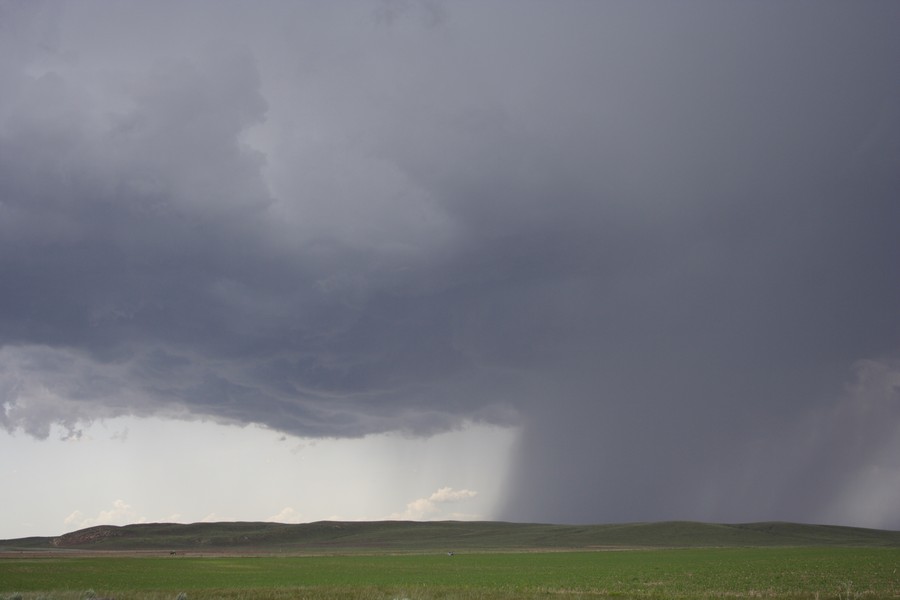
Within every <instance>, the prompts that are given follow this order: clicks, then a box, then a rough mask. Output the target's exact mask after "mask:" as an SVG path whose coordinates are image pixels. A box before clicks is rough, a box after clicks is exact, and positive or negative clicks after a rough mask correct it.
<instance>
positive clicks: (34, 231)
mask: <svg viewBox="0 0 900 600" xmlns="http://www.w3.org/2000/svg"><path fill="white" fill-rule="evenodd" d="M898 30H900V5H898V4H897V3H895V2H876V1H868V2H866V1H864V2H855V3H849V2H829V1H815V2H812V1H810V2H803V1H795V2H781V1H777V2H776V1H771V2H766V1H764V2H752V3H751V2H720V1H714V2H713V1H710V2H702V1H693V0H692V1H685V2H680V3H672V2H662V1H660V2H624V1H623V2H575V1H566V2H552V3H551V2H533V3H532V2H499V1H498V2H484V1H478V2H464V1H463V2H438V1H422V2H414V1H404V0H393V1H384V2H374V1H373V2H342V3H320V2H308V3H303V2H293V1H291V2H274V1H269V2H254V3H248V2H226V1H223V2H211V1H210V2H201V1H194V2H174V1H173V2H166V1H163V2H153V3H147V2H127V1H126V2H112V1H96V2H94V1H84V0H76V1H74V2H24V1H23V2H16V1H13V2H9V1H7V2H2V3H0V90H2V92H0V281H2V282H3V293H2V295H0V403H2V408H3V410H2V411H0V425H2V426H3V429H4V430H5V433H0V436H2V438H3V439H2V444H3V446H4V447H5V448H9V449H10V450H9V451H8V452H4V454H3V458H2V459H0V461H2V465H0V466H2V467H3V468H4V469H5V470H6V472H7V473H10V472H12V471H15V472H17V473H19V474H21V473H31V472H38V471H42V470H45V469H48V468H54V467H48V465H52V464H57V463H58V462H59V461H58V460H56V459H53V458H52V456H61V455H63V454H65V453H67V452H71V450H67V448H71V445H70V444H71V443H81V444H82V447H90V448H93V450H84V452H85V454H84V455H83V459H82V461H81V462H80V463H79V464H82V465H83V466H84V468H85V469H86V470H88V469H90V467H89V466H88V465H89V464H91V461H92V460H96V458H97V457H98V456H101V455H104V453H108V452H109V450H108V449H106V450H104V449H103V447H104V445H105V444H106V442H102V443H101V442H100V441H99V440H100V438H103V437H104V436H106V437H105V438H104V439H106V440H107V441H110V440H113V441H115V442H116V443H117V444H118V446H116V447H118V448H121V450H119V452H121V453H123V455H128V456H130V457H131V459H130V460H131V461H132V462H131V464H132V465H141V466H142V467H141V468H144V467H146V466H147V465H154V464H156V465H157V467H156V469H150V470H151V471H153V472H154V473H157V474H156V475H155V477H157V478H158V479H155V480H154V481H157V482H158V483H160V485H162V484H169V483H171V482H172V481H173V480H172V479H171V478H172V477H175V476H176V475H177V477H178V478H179V481H186V480H190V481H191V485H196V486H201V487H202V486H204V485H207V483H208V481H209V478H212V477H214V476H215V477H224V476H225V475H224V474H221V473H220V474H219V475H213V474H212V473H213V471H214V470H215V468H218V469H226V468H227V464H226V463H225V462H222V463H221V464H219V466H218V467H215V468H213V467H206V466H203V465H198V464H193V465H184V464H180V461H179V460H177V459H172V460H169V459H164V458H158V460H156V462H154V460H155V459H154V457H161V456H162V455H161V454H160V450H159V447H154V445H153V444H147V445H146V446H143V445H142V444H141V443H139V442H137V441H136V440H137V439H144V437H142V436H147V439H152V437H153V434H152V431H155V430H154V428H158V427H187V428H188V430H186V432H185V433H183V434H182V435H183V436H186V438H187V439H190V437H191V434H190V433H187V432H188V431H193V432H194V435H195V436H196V437H195V440H197V443H198V444H199V443H200V441H201V440H202V444H203V446H204V448H205V450H204V452H205V453H208V454H209V456H210V457H214V456H217V455H219V454H221V453H219V452H218V450H217V449H218V448H221V449H222V452H225V449H226V448H228V447H234V446H238V447H243V448H246V449H247V453H248V454H247V455H248V456H249V455H252V454H253V453H263V454H264V453H265V451H264V450H262V449H263V448H268V446H267V444H270V443H274V442H273V441H272V440H275V442H277V441H278V440H282V441H284V440H294V441H293V442H290V443H291V444H293V443H299V444H308V443H312V442H311V441H314V440H323V441H322V443H326V442H325V440H327V444H328V445H329V446H328V447H329V448H333V451H329V452H332V453H331V454H327V453H323V454H322V455H317V458H316V459H315V462H316V463H317V467H316V468H317V469H320V470H321V471H322V472H327V471H328V469H334V468H335V465H343V464H346V461H347V460H349V459H348V458H347V457H348V456H350V455H353V456H359V454H360V453H363V454H366V455H370V456H378V457H379V458H378V461H380V462H378V464H379V465H382V467H383V468H390V465H391V464H395V463H396V461H397V456H398V455H403V454H405V453H407V452H413V453H414V454H415V455H416V456H425V455H428V456H431V458H429V459H428V460H427V461H426V460H425V459H424V458H423V459H422V460H423V461H425V462H422V463H421V464H419V465H418V466H417V467H416V468H417V469H420V470H423V471H427V472H429V473H430V474H431V475H430V476H429V477H428V478H426V479H425V480H422V481H421V487H418V488H413V487H408V486H406V487H404V486H403V485H400V483H398V482H403V481H404V480H405V479H408V478H405V477H404V476H403V475H402V474H397V473H395V474H394V475H393V476H392V478H391V480H390V481H391V482H392V483H391V484H388V483H387V482H382V483H381V484H377V483H372V482H369V483H368V484H367V486H366V487H365V488H361V487H360V488H358V489H356V491H355V492H354V491H353V490H352V486H351V488H348V491H347V493H346V494H344V495H345V496H347V497H353V496H356V497H358V498H359V499H360V501H361V502H368V503H370V504H371V503H373V502H375V500H374V499H375V498H381V499H384V498H386V497H387V495H388V493H387V492H386V488H389V487H393V488H394V491H393V492H391V494H395V495H396V494H401V492H400V491H397V490H399V489H401V488H402V493H403V494H406V496H400V495H396V496H391V498H392V500H391V502H393V503H394V504H389V503H388V502H387V500H385V502H384V508H383V509H381V508H379V509H377V510H379V511H380V512H378V513H375V514H373V513H366V512H363V511H360V510H356V509H353V508H350V507H347V508H344V509H341V510H342V514H344V515H350V516H354V515H356V516H358V517H359V518H374V517H377V516H384V515H388V514H394V515H397V514H401V513H402V512H403V508H402V507H403V506H404V505H405V501H406V500H409V501H410V504H409V506H413V504H414V503H415V502H418V501H419V500H421V501H423V502H424V503H425V504H420V505H416V506H420V507H422V506H425V507H426V508H428V510H425V511H420V512H418V513H415V514H414V515H413V513H410V512H407V513H405V514H407V515H413V516H416V517H417V518H430V517H443V516H446V515H447V514H450V513H446V512H440V511H438V510H436V509H435V510H431V509H432V508H434V507H435V506H436V505H437V504H441V503H443V502H448V501H452V502H463V503H465V502H468V501H470V500H472V499H473V498H475V496H476V495H477V494H478V493H481V498H482V504H481V505H479V506H478V507H477V514H475V513H473V514H474V516H475V517H477V518H502V519H509V520H523V521H552V522H616V521H634V520H660V519H699V520H707V521H751V520H770V519H781V520H797V521H807V522H833V523H845V524H859V525H867V526H876V527H890V528H900V509H898V508H897V507H898V506H900V392H898V389H900V362H898V359H900V316H898V312H897V307H898V306H900V269H898V267H897V259H898V257H900V202H898V198H900V78H898V77H897V75H896V74H897V72H898V66H900V38H898V36H897V35H896V32H897V31H898ZM165 423H169V425H165ZM104 424H111V425H104ZM247 425H251V427H250V428H249V429H248V428H247V427H246V426H247ZM241 426H242V427H243V428H242V429H239V428H238V427H241ZM104 427H108V429H103V428H104ZM191 428H193V429H191ZM217 428H218V429H217ZM103 431H106V432H107V433H103ZM122 431H131V432H133V433H132V434H131V435H130V436H127V435H121V432H122ZM179 431H180V430H179ZM216 431H218V432H219V433H215V432H216ZM226 431H227V432H228V433H223V432H226ZM235 432H244V433H243V434H242V435H243V436H244V437H240V436H238V437H233V436H235V435H238V434H237V433H235ZM447 435H450V436H454V435H456V436H460V437H459V439H457V440H456V441H457V442H459V443H461V444H463V445H471V447H478V448H481V447H482V444H486V446H484V447H485V448H490V449H489V450H485V451H484V452H482V455H488V456H491V457H492V458H490V459H489V460H487V461H486V462H484V463H483V464H481V465H478V464H477V462H478V461H477V460H473V459H472V458H471V456H470V455H471V452H469V451H460V452H459V456H458V459H457V458H454V459H440V460H437V461H436V462H435V460H436V459H434V456H436V454H434V452H431V453H430V454H429V452H426V451H424V450H422V448H432V450H434V449H437V448H446V447H448V446H449V447H452V446H454V444H451V443H447V442H446V440H448V439H450V438H447V437H446V436H447ZM260 436H262V437H260ZM265 436H269V437H265ZM279 436H282V437H279ZM59 438H64V439H65V440H67V442H65V443H63V442H60V439H59ZM263 438H265V441H262V440H263ZM182 439H184V438H182ZM91 440H93V442H91ZM440 440H444V442H441V441H440ZM492 440H493V442H492ZM491 443H493V444H494V445H493V446H491ZM354 444H356V445H354ZM359 444H362V446H359ZM366 444H368V446H366ZM379 444H386V445H387V446H390V447H392V448H394V450H393V451H391V452H384V453H379V452H377V451H373V449H374V448H378V447H381V446H379ZM429 444H430V445H429ZM441 444H444V445H443V446H441ZM163 445H164V444H163V442H162V440H160V443H159V446H163ZM320 447H321V446H320ZM363 447H365V448H367V449H361V448H363ZM385 447H386V446H385ZM413 447H415V448H417V450H411V448H413ZM351 448H353V449H354V450H351ZM399 448H405V450H398V449H399ZM185 452H190V450H189V449H188V450H185ZM272 452H275V451H274V450H272ZM450 453H451V454H455V453H454V452H453V451H450ZM307 454H309V453H307ZM326 454H327V455H326ZM273 456H275V455H274V454H273ZM278 456H281V455H280V454H279V455H278ZM285 456H287V455H285ZM92 457H93V458H92ZM372 460H375V459H374V458H373V459H372ZM210 461H211V462H212V463H215V462H216V461H215V460H213V459H210ZM448 461H449V462H448ZM454 461H455V462H454ZM276 462H277V461H276ZM239 463H240V468H237V467H236V466H235V465H237V464H239ZM354 464H357V467H354V468H355V469H358V471H353V472H352V473H350V472H348V473H347V474H346V476H345V477H342V478H341V481H342V483H340V484H338V483H333V484H332V485H341V486H345V485H349V484H347V483H346V482H347V481H353V480H355V478H356V477H358V476H359V473H363V472H366V471H367V470H371V469H373V468H376V467H373V466H372V465H373V464H375V463H371V462H369V459H367V460H366V461H362V462H359V463H354ZM104 465H105V466H104V467H103V468H102V469H101V471H104V473H103V474H104V475H105V476H107V478H108V479H111V480H112V481H119V478H120V477H121V476H122V473H123V469H124V470H127V469H128V468H129V467H128V464H124V465H123V464H119V465H116V464H112V463H110V464H106V463H104ZM297 468H298V467H297V465H296V464H294V463H290V464H288V463H285V464H284V465H283V466H282V469H283V470H282V471H279V470H278V469H274V468H273V470H272V472H271V477H272V478H273V481H274V480H276V479H277V478H278V473H279V472H282V473H284V477H285V478H293V477H295V476H296V473H297V471H296V469H297ZM210 469H211V470H210ZM242 469H246V471H243V470H242ZM253 470H254V467H253V464H252V461H248V462H247V463H246V464H243V463H242V462H241V461H238V462H232V463H231V474H232V476H235V477H237V478H238V479H240V478H242V477H250V475H251V474H252V472H253ZM225 472H227V470H226V471H225ZM317 472H318V471H317ZM191 473H192V475H190V474H191ZM223 473H224V472H223ZM441 473H446V474H447V477H446V478H445V479H443V480H442V479H441V478H440V476H439V475H440V474H441ZM465 473H469V478H467V476H465V475H464V474H465ZM451 474H452V475H451ZM204 478H206V479H204ZM22 481H23V483H22V485H23V486H24V487H26V488H28V489H32V490H33V491H39V490H40V489H41V488H39V486H40V485H41V484H40V483H38V482H36V481H34V480H32V479H31V478H28V479H27V480H26V479H23V480H22ZM488 481H490V482H492V483H490V484H488V483H487V482H488ZM136 485H137V484H135V483H134V482H133V481H132V482H130V483H127V482H126V483H122V485H121V487H120V488H116V487H115V486H113V487H112V488H110V490H109V492H108V496H106V497H103V498H98V499H94V500H87V499H85V500H84V506H80V505H79V506H71V507H66V506H63V505H59V506H55V507H53V508H49V507H48V508H47V509H46V513H42V514H37V513H29V514H27V515H26V514H25V513H26V512H27V511H30V510H32V509H31V508H29V507H27V506H26V505H25V504H24V503H23V504H22V505H21V506H20V507H18V508H17V510H20V511H22V514H23V516H10V517H7V518H8V519H9V520H8V521H7V522H6V523H5V524H4V527H5V528H6V529H7V530H10V531H19V528H21V527H22V525H21V524H22V523H26V522H27V523H29V524H32V526H33V527H35V528H41V527H43V528H45V529H48V528H49V529H51V530H53V529H54V528H57V529H59V528H63V526H62V525H61V524H59V523H57V522H56V521H53V519H55V518H56V516H55V515H56V514H62V513H65V514H67V515H68V514H70V513H71V514H75V512H79V513H81V514H82V515H84V514H95V513H98V518H99V515H102V511H103V510H106V509H107V508H108V507H109V506H110V504H111V503H112V502H113V500H116V501H119V502H122V504H125V505H129V504H128V503H133V504H137V503H139V502H148V503H149V499H148V498H150V497H152V495H153V492H152V491H151V490H150V489H149V487H150V486H144V487H143V488H141V487H136ZM476 485H477V486H480V487H482V488H485V489H483V490H476V489H475V487H476ZM31 486H38V487H34V488H32V487H31ZM398 486H399V487H398ZM486 487H491V491H490V492H488V491H487V490H486ZM145 488H147V489H145ZM293 489H294V488H290V489H286V491H285V494H286V495H290V493H293V492H291V490H293ZM321 489H324V490H328V489H329V487H328V485H323V486H321ZM441 490H444V491H443V492H442V491H441ZM447 490H449V491H447ZM469 492H471V493H469ZM325 493H326V492H323V494H325ZM328 493H330V492H328ZM28 495H29V494H27V493H26V494H25V496H26V497H27V496H28ZM123 496H128V498H126V499H125V500H123V499H122V497H123ZM487 497H489V501H488V498H487ZM403 498H405V499H406V500H404V499H403ZM320 500H321V498H319V499H318V500H316V501H320ZM209 502H212V501H209ZM248 502H249V501H248ZM304 502H306V503H307V504H308V505H309V506H311V505H313V504H315V502H314V499H313V498H312V497H311V496H307V497H305V499H304ZM429 502H430V503H431V505H430V506H429V505H428V503H429ZM184 503H185V505H184V506H173V507H171V508H168V507H167V508H153V509H152V510H150V509H148V512H149V513H152V514H150V516H148V517H147V518H150V519H157V518H161V516H162V515H163V514H177V515H182V517H181V518H184V519H191V518H196V519H199V518H200V517H192V516H191V515H199V514H200V512H199V511H203V512H204V515H201V516H207V515H206V514H205V513H206V512H207V509H206V508H203V509H201V508H198V507H189V506H188V504H189V503H190V494H185V499H184ZM398 505H399V508H398V509H397V510H394V511H393V512H392V509H390V508H389V507H390V506H398ZM117 506H119V507H120V508H121V505H117ZM284 506H286V507H290V508H291V509H292V510H293V511H295V512H294V513H293V514H294V516H296V515H297V514H302V515H303V516H304V517H305V518H309V519H312V518H316V517H318V516H322V517H324V516H327V515H328V514H334V513H336V512H337V511H332V513H327V512H324V513H323V511H325V510H326V509H316V510H312V509H302V508H295V507H292V506H291V505H290V504H289V503H288V502H287V501H285V503H284ZM379 506H381V505H380V504H379ZM278 508H280V506H279V507H278ZM226 510H227V511H234V513H235V514H231V513H228V516H229V518H236V519H250V518H261V516H260V514H261V513H260V511H266V510H269V511H270V512H271V513H275V512H277V509H274V510H270V509H268V508H266V507H260V506H259V505H254V506H253V507H252V508H251V507H250V504H248V505H247V506H244V507H237V506H236V507H231V506H229V507H227V508H217V507H215V506H212V507H211V508H210V509H209V510H208V512H209V513H214V514H219V515H222V514H224V511H226ZM52 511H56V512H52ZM73 511H75V512H73ZM153 511H156V512H153ZM354 511H355V512H354ZM13 512H15V511H13ZM464 512H465V511H461V512H457V513H453V514H456V515H458V516H462V515H463V513H464ZM120 513H121V511H120ZM136 515H137V513H132V514H131V517H130V518H133V517H135V516H136ZM156 515H159V516H156ZM120 516H121V515H120ZM139 516H140V517H141V518H144V517H145V516H146V515H143V514H141V515H139ZM263 516H265V515H263ZM122 518H125V517H122ZM80 522H88V520H82V521H78V520H77V519H74V520H72V521H70V522H69V524H77V523H80ZM2 535H3V529H2V528H0V536H2Z"/></svg>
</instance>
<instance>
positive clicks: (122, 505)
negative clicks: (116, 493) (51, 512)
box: [63, 499, 147, 529]
mask: <svg viewBox="0 0 900 600" xmlns="http://www.w3.org/2000/svg"><path fill="white" fill-rule="evenodd" d="M146 520H147V519H146V518H145V517H142V516H140V515H139V514H138V513H137V511H135V509H134V507H132V506H131V505H130V504H128V503H127V502H125V501H124V500H121V499H118V500H115V501H114V502H113V505H112V508H110V509H108V510H101V511H100V512H99V513H98V514H97V516H95V517H91V516H87V515H85V514H83V513H82V512H81V511H80V510H75V511H73V512H72V513H71V514H70V515H69V516H68V517H66V518H65V519H64V520H63V523H64V524H65V525H67V526H69V527H71V528H72V529H84V528H85V527H93V526H95V525H128V524H131V523H144V522H146Z"/></svg>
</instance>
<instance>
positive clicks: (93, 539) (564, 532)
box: [0, 521, 900, 553]
mask: <svg viewBox="0 0 900 600" xmlns="http://www.w3.org/2000/svg"><path fill="white" fill-rule="evenodd" d="M748 546H757V547H758V546H900V531H885V530H878V529H864V528H858V527H841V526H835V525H804V524H798V523H782V522H767V523H744V524H713V523H698V522H692V521H666V522H657V523H628V524H621V525H549V524H536V523H506V522H496V521H426V522H420V521H368V522H364V521H319V522H315V523H303V524H284V523H253V522H223V523H193V524H189V525H182V524H175V523H143V524H135V525H125V526H115V525H99V526H96V527H89V528H87V529H81V530H78V531H74V532H71V533H66V534H64V535H61V536H59V537H28V538H20V539H13V540H0V550H5V551H17V550H22V551H25V550H31V551H34V550H95V551H117V550H121V551H153V550H157V551H163V550H166V551H171V552H175V551H178V552H228V551H234V552H274V553H292V552H297V553H299V552H303V553H306V552H309V553H322V552H375V551H377V552H381V551H388V552H418V551H431V550H441V551H443V550H448V549H452V550H470V551H475V550H482V551H486V550H510V551H515V550H526V549H543V550H553V549H598V550H600V549H617V548H651V547H655V548H659V547H663V548H679V547H748Z"/></svg>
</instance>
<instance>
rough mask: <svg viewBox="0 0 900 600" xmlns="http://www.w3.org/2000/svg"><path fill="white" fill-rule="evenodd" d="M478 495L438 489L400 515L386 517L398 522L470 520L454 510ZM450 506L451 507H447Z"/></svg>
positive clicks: (469, 492) (418, 500) (464, 491)
mask: <svg viewBox="0 0 900 600" xmlns="http://www.w3.org/2000/svg"><path fill="white" fill-rule="evenodd" d="M477 495H478V492H476V491H474V490H467V489H462V490H455V489H453V488H451V487H442V488H439V489H438V490H437V491H436V492H434V493H433V494H431V495H430V496H428V497H427V498H418V499H416V500H413V501H412V502H410V503H409V504H407V505H406V510H405V511H403V512H402V513H394V514H392V515H391V516H389V517H388V519H391V520H398V521H434V520H441V519H472V518H474V517H473V516H472V515H466V514H465V513H461V512H458V511H453V510H451V509H452V508H456V505H457V504H459V503H464V502H465V501H466V500H471V499H472V498H474V497H475V496H477ZM447 505H451V506H447Z"/></svg>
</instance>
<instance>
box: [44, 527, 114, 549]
mask: <svg viewBox="0 0 900 600" xmlns="http://www.w3.org/2000/svg"><path fill="white" fill-rule="evenodd" d="M122 535H124V532H123V531H122V528H121V527H115V526H112V525H97V526H96V527H88V528H87V529H81V530H79V531H74V532H72V533H67V534H65V535H61V536H59V537H57V538H53V539H52V540H51V541H50V545H52V546H54V547H56V548H69V547H77V546H85V545H88V544H94V543H96V542H100V541H103V540H106V539H109V538H113V537H121V536H122Z"/></svg>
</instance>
